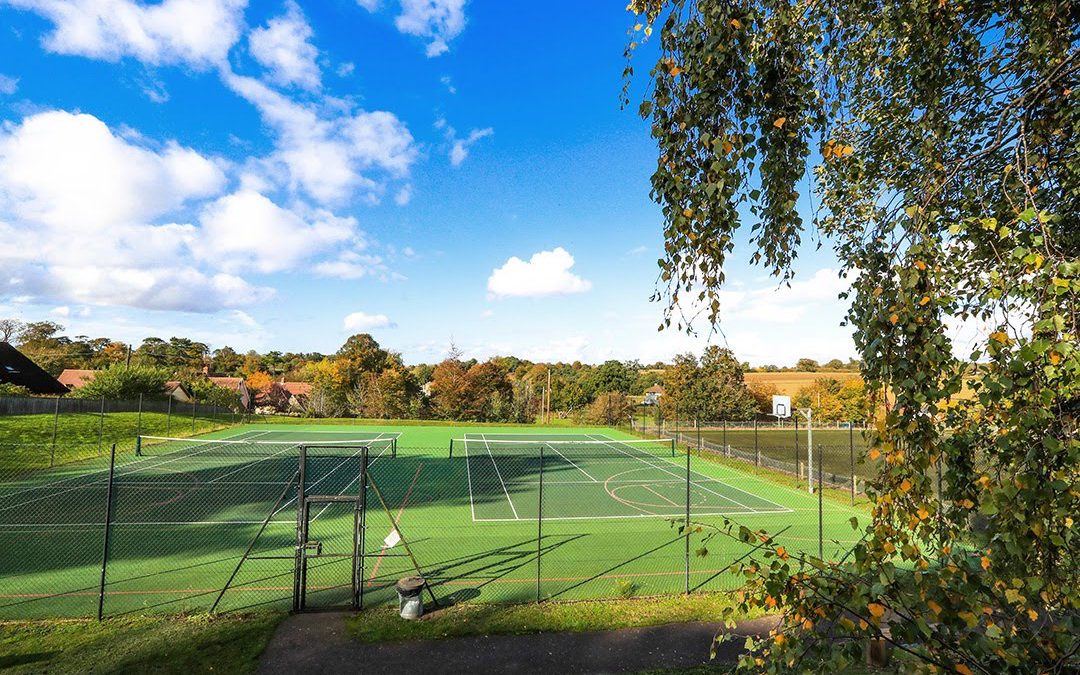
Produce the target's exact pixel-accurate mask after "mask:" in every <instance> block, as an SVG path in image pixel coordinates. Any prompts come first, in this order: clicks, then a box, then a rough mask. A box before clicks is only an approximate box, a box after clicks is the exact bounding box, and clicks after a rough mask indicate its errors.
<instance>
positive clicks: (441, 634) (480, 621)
mask: <svg viewBox="0 0 1080 675" xmlns="http://www.w3.org/2000/svg"><path fill="white" fill-rule="evenodd" d="M733 605H734V603H733V601H732V599H731V596H730V595H728V594H727V593H697V594H692V595H689V596H681V595H680V596H669V597H656V598H631V599H620V600H586V601H582V602H568V603H540V604H536V603H530V604H520V605H480V604H470V603H465V604H460V605H454V606H452V607H448V608H446V609H442V610H438V611H435V612H432V613H430V614H427V615H426V616H424V617H423V618H422V619H421V620H419V621H403V620H402V619H401V618H400V617H399V616H398V615H397V609H396V608H394V607H379V608H376V609H372V610H369V611H366V612H363V613H361V614H358V615H356V616H354V617H352V618H350V619H348V620H347V622H346V623H347V625H348V630H349V634H350V635H351V636H352V637H354V638H356V639H358V640H362V641H364V642H386V641H397V640H423V639H429V640H430V639H442V638H454V637H465V636H468V635H525V634H529V633H548V632H558V631H591V630H614V629H616V628H632V627H635V626H657V625H660V624H665V623H683V622H688V621H721V620H722V616H723V610H724V608H726V607H731V606H733ZM756 616H760V613H758V614H754V615H746V616H739V619H750V618H754V617H756Z"/></svg>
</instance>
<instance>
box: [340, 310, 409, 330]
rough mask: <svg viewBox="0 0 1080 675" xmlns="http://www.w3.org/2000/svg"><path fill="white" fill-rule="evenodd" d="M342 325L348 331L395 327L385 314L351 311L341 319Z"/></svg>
mask: <svg viewBox="0 0 1080 675" xmlns="http://www.w3.org/2000/svg"><path fill="white" fill-rule="evenodd" d="M342 327H343V328H344V329H345V330H348V331H367V330H372V329H375V328H395V327H396V324H394V323H393V322H392V321H390V317H388V316H386V315H385V314H367V313H365V312H353V313H352V314H349V315H348V316H346V317H345V319H344V320H343V321H342Z"/></svg>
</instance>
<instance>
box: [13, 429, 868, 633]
mask: <svg viewBox="0 0 1080 675" xmlns="http://www.w3.org/2000/svg"><path fill="white" fill-rule="evenodd" d="M301 457H303V461H301ZM301 482H302V484H303V486H302V489H301ZM820 507H821V509H822V511H821V522H820V523H819V518H818V509H819V500H818V497H817V496H816V495H813V494H810V493H808V492H807V491H806V490H805V489H803V490H798V489H796V488H794V487H791V486H790V485H784V484H783V481H782V480H778V479H776V478H774V477H771V476H769V475H767V474H766V473H765V472H762V471H755V470H753V467H752V466H747V467H746V468H745V469H743V468H740V466H739V465H738V463H736V462H732V461H730V460H729V461H722V460H717V459H716V458H714V457H712V456H711V455H710V454H709V453H701V454H698V453H697V452H691V453H689V454H687V452H686V448H685V447H683V446H678V445H676V444H675V443H674V442H673V441H671V440H668V439H659V440H658V439H642V438H638V437H634V436H632V435H631V434H629V433H626V432H623V431H619V430H615V429H606V428H595V427H594V428H570V427H553V428H535V427H530V428H528V429H527V430H525V429H522V428H521V427H497V426H482V427H468V426H397V427H395V426H385V427H383V426H359V425H301V424H280V425H270V424H249V425H242V426H237V427H234V428H230V429H227V430H224V431H220V432H216V433H213V434H208V435H204V436H199V437H196V438H189V439H173V438H156V437H149V436H147V437H142V438H141V439H140V441H139V443H138V444H137V446H136V448H132V449H125V450H124V451H123V452H118V454H117V457H116V460H115V465H114V466H113V467H112V468H111V479H110V463H109V461H108V458H107V457H103V458H95V459H91V460H86V461H82V462H74V463H69V464H64V465H61V466H57V467H54V468H51V469H37V470H27V471H25V472H23V473H20V474H16V475H5V479H4V482H3V483H0V569H2V570H3V572H4V574H3V577H4V582H3V587H2V589H0V619H17V618H34V617H75V616H94V615H96V614H97V612H98V609H99V606H100V609H101V613H102V615H103V616H122V615H125V614H129V613H144V612H147V611H162V612H176V611H196V610H197V611H206V610H208V609H211V608H212V607H216V609H217V611H230V610H237V609H243V608H253V607H273V608H281V609H289V608H294V607H295V606H296V602H297V598H298V597H302V603H303V607H304V608H305V609H314V608H320V607H338V606H349V605H351V604H360V603H362V604H363V606H364V607H370V606H373V605H378V604H385V603H391V602H396V593H395V591H394V584H395V583H396V581H397V580H398V579H399V578H401V577H403V576H407V575H411V574H415V570H416V568H419V571H420V572H421V573H422V575H423V576H424V577H425V579H427V581H428V584H429V588H430V591H431V593H430V595H429V596H428V600H429V601H430V599H431V596H434V598H435V599H436V600H437V601H438V602H439V603H440V604H443V603H453V602H463V601H468V602H529V601H537V600H573V599H583V598H604V597H619V596H628V595H656V594H668V593H684V592H687V590H689V591H690V592H696V591H702V590H729V589H732V588H735V587H737V586H738V583H739V581H738V579H737V578H735V577H733V576H732V575H731V574H730V572H729V571H728V567H729V566H730V565H731V564H732V563H733V562H735V561H737V560H738V559H739V558H740V557H741V556H743V555H745V554H746V553H747V552H749V550H750V548H749V546H748V545H746V544H743V543H741V542H738V541H735V540H733V539H730V538H728V537H724V536H721V535H714V534H713V533H714V531H715V528H718V527H720V526H722V525H723V524H724V523H725V522H726V521H727V520H730V521H731V522H734V523H736V524H737V525H745V526H746V527H748V528H750V529H753V530H757V529H764V530H767V531H769V532H770V533H779V534H778V541H779V542H780V543H782V544H783V545H784V546H785V547H786V548H787V550H788V551H790V552H793V553H797V552H799V551H806V552H808V553H811V554H814V555H816V554H817V552H818V548H819V543H820V545H821V548H822V550H823V552H824V554H825V555H826V556H836V555H838V554H839V553H840V552H841V551H843V550H846V548H848V547H849V546H850V544H851V543H852V542H853V541H854V532H853V530H852V528H851V526H850V524H849V522H848V521H849V520H850V518H851V517H852V516H863V515H865V512H863V511H861V510H859V509H856V508H852V507H850V506H847V505H845V504H842V503H840V502H839V501H834V500H831V499H826V500H824V501H823V502H821V503H820ZM688 513H689V517H690V520H691V522H692V523H694V524H695V525H696V526H700V527H695V528H694V529H695V532H694V533H693V534H692V535H691V536H689V537H687V536H685V535H684V534H682V533H681V530H680V526H681V524H682V522H683V521H684V520H685V518H686V517H687V514H688ZM819 532H820V535H821V536H820V539H819ZM298 552H299V553H298ZM103 567H104V576H103V575H102V569H103Z"/></svg>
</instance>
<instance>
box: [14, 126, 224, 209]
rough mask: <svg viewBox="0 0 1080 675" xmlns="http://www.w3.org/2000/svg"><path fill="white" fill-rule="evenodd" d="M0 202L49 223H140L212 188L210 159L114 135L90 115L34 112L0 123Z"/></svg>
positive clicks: (214, 164) (217, 174)
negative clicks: (14, 122)
mask: <svg viewBox="0 0 1080 675" xmlns="http://www.w3.org/2000/svg"><path fill="white" fill-rule="evenodd" d="M0 176H2V177H0V208H2V209H4V210H10V211H11V212H12V213H13V214H14V215H16V216H18V217H20V218H24V219H27V220H32V221H35V222H39V223H43V224H46V225H50V226H57V227H60V226H62V227H66V228H72V229H87V230H89V229H94V228H99V227H104V226H115V225H121V224H128V223H135V222H145V221H147V220H149V219H152V218H155V217H157V216H159V215H161V214H164V213H166V212H169V211H171V210H173V209H175V208H177V207H179V206H181V205H182V204H184V203H185V202H187V201H189V200H191V199H196V198H200V197H206V196H210V195H213V194H215V193H217V192H219V191H220V190H221V189H222V187H224V184H225V175H224V173H223V172H222V170H221V168H220V166H219V164H218V161H216V160H214V159H211V158H207V157H204V156H202V155H200V154H199V153H197V152H195V151H194V150H191V149H189V148H184V147H181V146H179V145H178V144H176V143H173V142H169V143H167V144H166V145H165V147H164V148H163V149H161V150H155V149H153V148H149V147H143V146H140V145H136V144H133V143H129V142H127V141H126V140H124V139H121V138H118V137H117V136H115V135H114V134H113V133H112V132H111V131H110V130H109V128H108V127H107V126H105V124H104V123H103V122H101V120H99V119H97V118H96V117H93V116H91V115H85V114H81V115H76V114H71V113H67V112H61V111H55V112H45V113H39V114H37V115H34V116H32V117H28V118H26V119H25V120H23V122H22V124H20V125H12V124H8V125H5V126H4V127H3V128H2V129H0Z"/></svg>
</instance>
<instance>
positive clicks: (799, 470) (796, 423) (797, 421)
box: [793, 413, 802, 487]
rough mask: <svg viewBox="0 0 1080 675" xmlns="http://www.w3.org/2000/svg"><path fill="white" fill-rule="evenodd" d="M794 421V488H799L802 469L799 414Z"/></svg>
mask: <svg viewBox="0 0 1080 675" xmlns="http://www.w3.org/2000/svg"><path fill="white" fill-rule="evenodd" d="M793 417H794V420H795V487H799V478H800V477H801V476H802V467H800V466H799V414H798V413H795V415H794V416H793Z"/></svg>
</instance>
